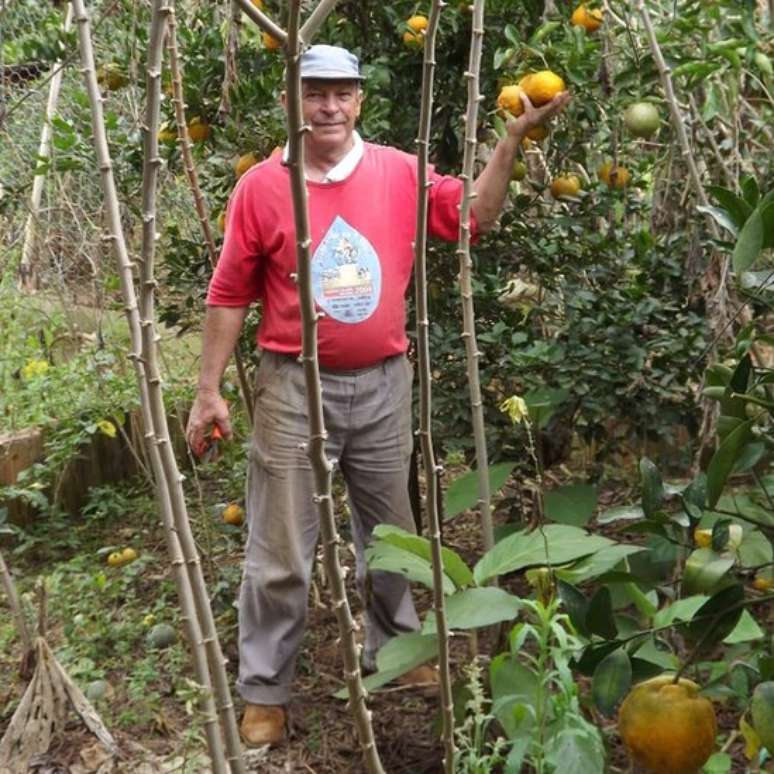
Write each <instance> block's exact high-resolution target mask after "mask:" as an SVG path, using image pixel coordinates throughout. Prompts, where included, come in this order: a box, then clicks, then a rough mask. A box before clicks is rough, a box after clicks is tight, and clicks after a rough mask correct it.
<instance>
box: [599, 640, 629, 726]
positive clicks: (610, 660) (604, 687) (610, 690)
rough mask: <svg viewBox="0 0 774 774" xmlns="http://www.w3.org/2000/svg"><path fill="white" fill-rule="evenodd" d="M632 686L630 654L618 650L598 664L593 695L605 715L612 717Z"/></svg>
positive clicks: (620, 649) (621, 649)
mask: <svg viewBox="0 0 774 774" xmlns="http://www.w3.org/2000/svg"><path fill="white" fill-rule="evenodd" d="M631 685H632V664H631V661H630V660H629V654H628V653H627V652H626V651H625V650H624V649H623V648H618V650H614V651H613V652H612V653H610V654H608V655H607V656H605V658H603V659H602V661H600V662H599V664H597V668H596V669H595V670H594V676H593V678H592V680H591V695H592V697H593V698H594V703H595V704H596V705H597V708H598V709H599V711H600V712H601V713H602V714H603V715H608V716H610V715H612V714H613V711H614V710H615V708H616V705H617V704H618V702H619V701H621V699H623V697H624V696H626V694H627V693H628V692H629V688H631Z"/></svg>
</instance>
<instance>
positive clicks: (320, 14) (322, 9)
mask: <svg viewBox="0 0 774 774" xmlns="http://www.w3.org/2000/svg"><path fill="white" fill-rule="evenodd" d="M338 1H339V0H320V2H319V3H318V4H317V7H316V8H315V9H314V10H313V11H312V13H310V14H309V18H307V20H306V21H305V22H304V24H303V26H302V27H301V32H300V33H299V34H300V36H301V40H302V41H303V42H304V43H309V41H311V39H312V38H313V37H314V36H315V35H316V34H317V32H318V31H319V29H320V27H322V25H323V22H324V21H325V20H326V19H327V18H328V16H329V15H330V13H331V11H332V10H333V9H334V8H335V7H336V3H338Z"/></svg>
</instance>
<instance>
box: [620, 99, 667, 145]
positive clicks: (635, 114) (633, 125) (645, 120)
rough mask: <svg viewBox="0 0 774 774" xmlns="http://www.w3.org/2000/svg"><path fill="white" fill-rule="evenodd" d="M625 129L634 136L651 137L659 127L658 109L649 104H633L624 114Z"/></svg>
mask: <svg viewBox="0 0 774 774" xmlns="http://www.w3.org/2000/svg"><path fill="white" fill-rule="evenodd" d="M624 123H625V124H626V128H627V129H628V130H629V131H630V132H631V133H632V134H633V135H634V136H635V137H643V138H648V137H652V136H653V135H654V134H655V133H656V132H657V131H658V128H659V126H660V125H661V116H660V115H659V113H658V108H657V107H656V106H655V105H653V104H651V103H650V102H635V103H634V104H632V105H629V107H628V108H626V111H625V112H624Z"/></svg>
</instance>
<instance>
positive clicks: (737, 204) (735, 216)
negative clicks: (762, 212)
mask: <svg viewBox="0 0 774 774" xmlns="http://www.w3.org/2000/svg"><path fill="white" fill-rule="evenodd" d="M707 192H708V193H709V194H710V195H711V196H713V197H714V198H715V201H717V202H718V203H719V204H720V206H721V207H722V208H723V209H724V210H725V211H726V212H727V213H728V214H729V216H730V217H731V220H732V221H733V222H734V225H736V227H737V228H738V229H741V228H742V226H744V222H745V221H746V220H747V218H749V217H750V213H751V212H752V207H750V205H749V204H748V203H747V202H746V201H745V200H744V199H742V198H741V197H739V196H737V195H736V194H735V193H734V192H733V191H729V190H728V189H727V188H721V187H720V186H719V185H710V186H707Z"/></svg>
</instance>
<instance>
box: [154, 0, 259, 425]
mask: <svg viewBox="0 0 774 774" xmlns="http://www.w3.org/2000/svg"><path fill="white" fill-rule="evenodd" d="M167 50H168V51H169V69H170V72H171V73H172V92H173V96H172V101H173V103H174V105H175V125H176V128H177V141H178V143H179V144H180V153H181V155H182V157H183V167H184V168H185V174H186V177H187V178H188V186H189V188H190V189H191V195H192V196H193V200H194V207H195V208H196V215H197V217H198V218H199V226H200V227H201V230H202V236H203V237H204V244H205V245H207V255H208V256H209V261H210V266H211V267H212V268H213V269H214V268H215V266H216V265H217V263H218V251H217V249H216V248H215V239H214V237H213V236H212V227H211V225H210V213H209V211H208V209H207V203H206V201H205V200H204V194H202V189H201V186H200V185H199V174H198V172H197V171H196V165H195V164H194V159H193V150H192V144H191V137H190V135H189V134H188V123H187V121H186V115H185V102H184V101H183V73H182V68H181V66H180V57H179V56H178V53H177V15H176V14H175V9H174V7H171V8H170V12H169V20H168V31H167ZM234 363H235V365H236V370H237V378H238V379H239V391H240V395H241V396H242V404H243V406H244V409H245V413H246V415H247V419H248V421H249V423H250V427H252V426H253V410H254V406H253V394H252V390H251V389H250V381H249V379H248V378H247V370H246V369H245V364H244V361H243V360H242V355H241V354H240V352H239V347H238V346H237V347H236V348H235V349H234Z"/></svg>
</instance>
